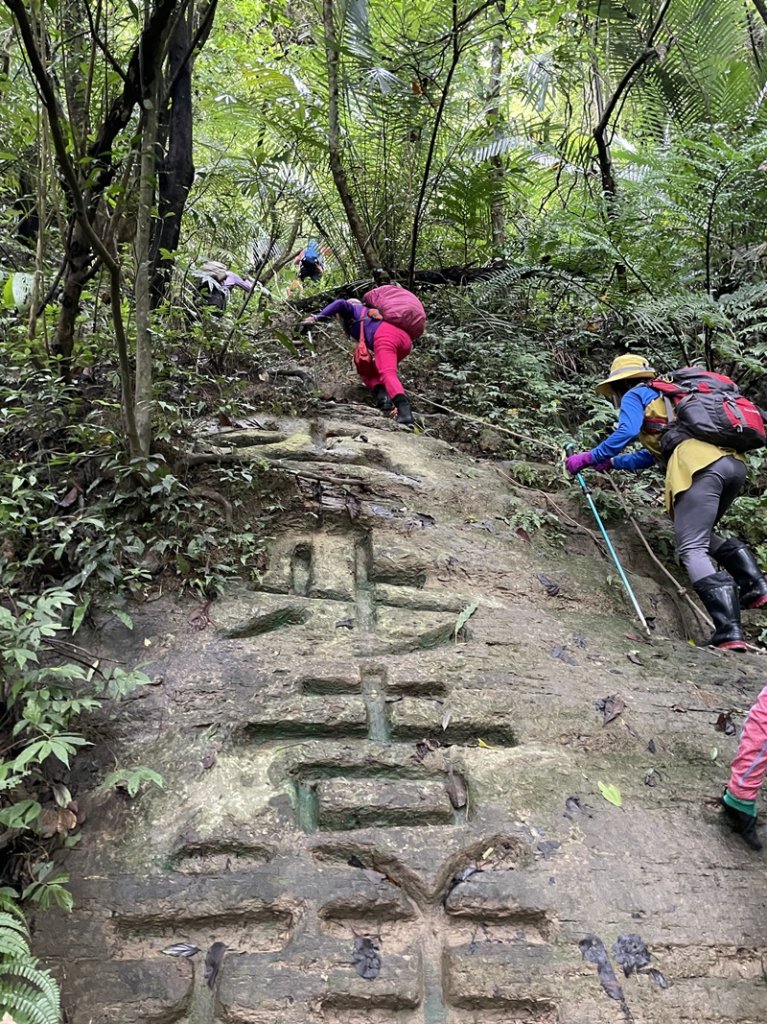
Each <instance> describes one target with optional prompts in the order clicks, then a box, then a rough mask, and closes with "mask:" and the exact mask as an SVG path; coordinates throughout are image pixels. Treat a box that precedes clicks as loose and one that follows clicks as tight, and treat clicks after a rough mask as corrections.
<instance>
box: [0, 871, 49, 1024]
mask: <svg viewBox="0 0 767 1024" xmlns="http://www.w3.org/2000/svg"><path fill="white" fill-rule="evenodd" d="M0 908H2V909H1V910H0V1008H2V1009H3V1011H7V1012H8V1013H9V1014H10V1015H11V1016H12V1017H13V1020H14V1021H15V1024H60V1021H61V1000H60V995H59V988H58V985H57V984H56V982H55V981H54V979H53V978H52V977H51V975H50V974H49V973H48V971H44V970H41V968H40V967H39V966H38V962H37V960H36V959H35V957H33V956H32V953H31V950H30V948H29V932H28V930H27V926H26V923H25V921H24V915H23V913H22V911H21V908H20V907H19V905H18V902H17V897H16V893H15V892H14V890H13V889H9V888H3V889H0Z"/></svg>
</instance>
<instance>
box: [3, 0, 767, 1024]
mask: <svg viewBox="0 0 767 1024" xmlns="http://www.w3.org/2000/svg"><path fill="white" fill-rule="evenodd" d="M762 10H763V5H752V4H751V3H750V2H749V0H746V2H744V0H674V2H671V3H669V2H668V0H650V2H648V0H623V2H620V3H619V2H614V0H535V2H533V0H516V2H512V0H490V2H487V3H482V2H478V3H472V2H469V0H451V2H449V3H445V2H444V0H415V2H410V3H403V2H401V0H387V2H386V3H382V2H379V0H299V2H288V0H232V2H230V3H226V4H222V5H218V4H217V3H216V2H215V0H213V2H210V0H208V2H204V0H192V2H189V0H186V2H182V0H175V2H174V0H164V2H159V0H156V2H155V0H147V2H146V3H145V4H143V5H138V6H137V5H134V4H132V3H129V4H127V5H126V4H120V3H114V2H112V0H97V2H96V3H93V2H89V0H57V2H55V3H54V2H50V0H46V2H43V3H41V4H37V5H24V4H21V3H19V2H18V0H3V2H2V3H0V137H2V139H3V151H2V152H0V228H2V241H0V307H1V308H0V338H1V339H2V351H1V354H0V426H1V427H2V435H1V436H0V480H2V485H3V486H2V493H0V523H1V524H2V529H1V530H0V589H1V590H2V595H1V596H0V650H1V651H2V653H1V654H0V685H2V694H1V695H0V696H1V698H2V718H1V719H0V740H1V741H2V749H1V750H0V848H6V847H7V848H8V849H11V848H12V847H13V848H17V849H18V848H20V849H22V850H23V851H24V865H25V867H24V873H25V877H24V879H23V881H24V882H25V883H26V885H27V888H26V890H25V891H26V894H27V898H37V899H38V900H41V901H43V902H50V901H51V900H53V901H56V900H58V901H59V902H62V901H63V902H66V895H65V889H64V888H63V886H62V884H61V883H62V879H60V878H59V877H58V876H57V875H56V872H55V869H52V868H51V867H50V864H51V861H50V850H49V847H50V845H51V843H54V844H55V843H62V842H69V841H71V840H72V839H73V837H72V836H71V835H69V831H70V830H69V829H64V830H63V831H62V832H59V833H56V834H55V836H53V837H52V836H51V834H50V831H49V829H47V827H46V825H45V823H44V817H45V810H46V809H48V810H50V808H51V807H58V808H59V809H60V810H62V811H66V810H67V808H68V807H69V806H70V804H71V797H72V795H71V794H70V793H69V791H68V790H67V789H66V786H64V785H63V784H62V783H61V782H60V781H57V780H58V778H59V775H60V771H61V770H62V769H63V768H64V767H65V766H67V765H69V763H70V760H71V758H72V757H73V755H74V754H75V753H76V751H77V749H78V748H79V747H80V746H82V745H83V743H84V742H85V735H86V734H87V724H86V723H87V718H86V717H84V716H86V714H87V712H89V711H91V710H93V709H94V708H96V707H97V706H98V705H99V704H100V703H101V702H103V701H105V700H113V699H116V698H119V697H120V696H121V695H123V694H125V693H126V692H128V690H130V689H131V688H132V687H133V686H136V685H140V684H141V683H142V682H144V681H145V678H144V677H142V676H141V674H140V673H139V674H133V675H130V676H127V675H123V674H121V673H120V672H119V671H118V670H115V671H112V672H111V673H110V672H106V671H105V670H104V669H103V667H99V666H98V664H97V663H96V661H95V659H94V658H93V657H92V656H91V655H90V654H89V652H88V651H87V650H86V649H85V648H84V647H79V646H78V643H79V641H80V639H81V638H82V636H83V634H84V633H85V632H86V631H87V628H88V626H89V624H91V623H92V622H94V621H98V620H99V618H102V619H103V617H105V616H116V617H118V618H119V619H121V620H122V621H123V622H124V623H125V624H126V625H128V626H129V625H130V601H131V600H142V599H145V598H146V597H147V596H149V595H150V594H152V593H157V592H159V591H160V590H162V589H163V588H165V589H166V591H168V590H170V591H171V592H172V591H174V590H175V591H176V592H179V591H183V590H186V591H189V592H191V593H193V594H196V595H197V596H198V597H199V598H200V599H201V600H203V601H207V600H210V599H212V598H214V597H215V595H216V594H217V593H218V592H219V590H220V588H221V587H222V586H223V585H224V583H225V581H226V580H227V579H229V578H231V577H233V576H236V575H239V576H246V577H253V576H257V575H258V573H259V571H260V569H261V568H262V566H263V547H264V543H265V541H266V539H267V537H268V533H269V528H270V520H271V517H272V516H273V515H274V513H275V512H276V511H278V509H279V499H278V497H276V495H275V494H274V493H273V488H272V486H271V481H270V479H269V477H268V475H267V473H266V471H265V470H264V469H263V468H261V467H250V468H245V467H244V466H243V465H242V464H238V463H230V464H226V463H221V464H211V463H205V462H199V461H195V460H194V458H193V457H192V456H193V455H194V451H195V445H196V443H197V439H198V438H199V436H200V430H201V428H203V429H204V427H205V425H206V424H208V425H210V424H213V425H215V424H216V423H217V422H218V423H221V424H231V423H232V422H234V421H235V420H236V419H237V418H242V417H253V416H257V417H263V416H264V415H268V414H269V412H270V411H273V412H296V411H297V410H298V409H302V410H304V409H307V408H311V406H312V403H313V402H314V401H315V400H316V397H317V396H316V395H315V394H314V393H313V392H311V391H307V390H305V389H304V390H302V389H301V387H300V386H298V385H296V386H292V385H290V383H288V384H286V385H285V386H284V387H282V386H278V385H276V384H274V383H273V381H272V378H270V376H269V374H268V373H267V372H266V371H268V369H269V368H270V367H273V366H275V365H280V364H283V363H285V362H286V361H288V362H291V363H294V362H295V361H296V359H297V358H300V356H299V350H297V349H296V348H295V347H294V340H293V335H292V326H293V324H294V323H295V320H296V319H297V317H298V315H299V313H298V311H297V310H296V308H295V305H294V303H295V301H296V300H298V299H300V298H304V299H306V300H307V301H309V300H311V297H312V296H313V295H316V294H318V293H321V292H323V291H324V290H325V289H326V288H328V289H330V288H333V287H337V286H345V285H347V284H349V283H350V282H353V281H370V280H373V279H374V278H375V279H377V280H383V279H385V278H386V277H387V276H388V277H393V278H395V279H399V280H402V281H405V282H407V281H412V280H413V275H416V277H415V280H416V281H417V280H418V278H417V274H418V272H423V271H439V270H441V269H442V268H450V267H452V268H456V267H457V268H461V267H462V268H472V269H473V270H476V269H477V268H480V267H484V268H485V269H486V273H485V274H484V275H483V276H482V277H481V279H479V280H477V281H475V283H474V284H472V285H468V286H463V285H461V286H455V285H452V286H451V285H443V286H438V287H432V288H431V289H430V290H424V292H423V298H424V300H425V302H426V304H427V307H428V309H429V314H430V322H429V330H428V333H427V335H426V337H425V338H424V340H423V342H422V343H421V344H420V346H419V347H418V349H417V352H416V354H415V355H414V356H413V359H412V360H411V363H410V364H409V365H411V366H412V372H411V377H412V381H413V384H414V392H415V395H416V398H415V404H416V405H417V404H418V396H419V393H421V397H422V399H423V400H424V405H425V403H426V402H427V401H429V400H431V401H436V402H439V403H441V404H443V405H444V404H446V405H447V406H448V407H449V408H451V409H453V410H456V411H459V412H462V413H464V414H467V415H470V416H475V417H479V418H480V419H481V420H482V421H484V423H485V424H490V425H493V424H495V425H501V426H505V427H506V429H508V430H511V431H512V432H513V437H512V435H507V440H506V442H505V444H504V446H503V447H502V448H501V450H500V453H501V454H503V455H506V456H511V457H513V458H514V459H516V461H517V463H518V464H519V466H520V469H519V473H520V481H521V482H522V483H523V484H524V483H526V482H530V478H529V476H526V474H528V475H529V474H531V473H533V472H534V471H533V470H531V469H530V468H529V467H528V468H527V469H524V468H521V467H523V466H524V465H525V464H526V462H525V460H530V461H531V462H535V461H536V460H540V461H547V460H549V461H550V460H551V459H552V448H551V446H552V445H554V446H556V445H559V444H561V443H563V442H564V441H565V440H568V439H570V438H573V437H575V438H576V439H582V440H583V441H584V442H585V443H589V444H590V443H591V442H592V441H593V440H594V439H595V438H596V437H597V436H598V435H599V434H600V433H601V432H603V431H604V430H606V429H607V428H608V427H609V426H610V424H611V422H612V420H613V411H612V410H611V409H610V407H608V406H607V405H606V403H604V402H603V401H602V400H600V399H598V398H597V397H596V396H595V395H593V391H592V386H593V379H594V376H595V375H596V374H601V373H602V372H603V371H604V370H605V368H606V366H607V365H609V362H610V360H611V359H612V358H613V357H614V356H615V355H616V354H617V353H619V352H621V351H625V350H627V349H637V350H640V351H641V352H643V353H645V354H647V355H648V356H649V357H650V358H651V359H652V360H653V361H654V363H655V365H657V366H658V367H659V368H661V369H665V368H670V367H673V366H675V365H679V364H681V363H703V364H707V365H708V366H709V367H717V368H720V369H723V370H724V371H725V372H728V373H730V374H732V375H733V376H735V377H736V378H737V379H738V381H739V382H740V383H741V384H742V385H743V386H744V387H746V388H747V389H750V392H751V393H752V394H753V395H754V397H756V398H758V399H761V400H762V401H765V402H767V385H766V383H765V375H764V369H763V367H764V362H765V356H766V355H767V333H766V331H765V327H767V322H766V320H767V316H766V315H765V313H764V310H765V309H766V308H767V274H766V273H765V270H766V268H767V241H766V240H765V229H766V228H767V161H765V160H764V153H765V151H767V113H766V112H765V96H767V73H766V71H765V69H767V26H766V25H765V23H764V21H763V19H762V14H761V13H760V12H761V11H762ZM179 55H181V56H182V57H183V59H182V60H179ZM139 68H140V69H141V73H140V74H139V72H138V70H137V69H139ZM192 136H193V143H192ZM192 164H193V167H192ZM185 183H186V184H185ZM187 184H188V185H189V191H188V194H187V189H186V185H187ZM174 226H175V234H174ZM310 238H314V239H316V240H317V241H318V242H319V243H320V244H322V245H323V246H324V247H325V248H326V250H327V253H328V257H327V269H326V273H325V276H324V278H323V280H322V282H321V283H320V284H312V283H306V284H305V286H304V287H303V289H302V288H301V287H300V286H299V284H298V282H297V281H295V280H294V278H295V269H294V262H293V261H294V257H295V256H296V254H297V252H298V251H299V250H300V249H301V248H302V246H303V245H305V244H306V242H307V240H308V239H310ZM206 259H216V260H221V261H223V262H225V263H226V264H227V265H228V266H230V267H232V268H233V269H234V270H236V271H238V272H240V273H248V274H249V275H250V276H251V277H252V278H253V279H254V280H255V282H256V287H255V289H254V292H253V294H252V295H251V296H250V297H249V298H248V299H247V301H245V300H244V299H242V298H236V297H235V296H234V295H233V297H232V299H231V300H230V302H229V305H228V307H227V309H226V312H225V313H224V314H223V316H216V315H214V314H212V313H211V311H210V310H208V309H204V310H200V309H199V291H198V282H199V278H198V277H197V276H196V271H197V268H199V266H200V265H201V264H202V263H203V262H204V261H205V260H206ZM453 279H454V280H455V279H456V275H455V274H454V276H453ZM239 294H242V293H239ZM306 309H307V306H306V305H304V306H303V307H302V310H303V311H305V310H306ZM427 392H428V393H427ZM426 408H428V406H426ZM482 429H483V427H482V425H481V424H480V425H477V424H476V421H474V420H465V421H463V426H462V428H461V434H460V439H461V440H462V441H464V442H466V443H468V444H474V443H478V442H479V440H480V435H481V433H482ZM480 447H481V445H480ZM751 462H752V469H753V473H752V475H751V483H750V491H749V495H748V497H746V498H745V499H744V500H742V501H741V502H740V503H739V505H738V507H737V510H736V511H735V512H734V513H733V517H737V519H736V518H733V520H732V521H733V525H735V526H737V528H738V529H739V530H741V531H742V532H743V533H744V534H745V535H746V537H747V539H748V540H749V541H750V542H751V543H752V544H753V545H754V546H755V547H756V548H757V551H758V553H759V554H760V555H761V556H762V557H763V558H765V559H767V542H766V541H765V537H766V536H767V534H766V532H765V526H767V522H766V517H767V503H765V501H764V499H763V497H762V491H763V484H764V481H765V468H764V464H763V463H764V459H763V457H762V456H761V455H755V456H752V457H751ZM523 478H524V479H523ZM631 497H632V501H633V502H634V504H635V507H637V508H638V509H640V510H641V508H642V507H643V505H645V504H647V505H648V506H649V505H652V504H653V502H654V498H655V492H654V490H653V486H652V484H651V485H650V486H649V487H647V486H644V485H640V484H636V485H632V489H631ZM600 501H601V503H602V506H603V508H604V510H605V512H606V514H607V515H608V516H609V515H611V514H616V512H617V509H616V506H615V502H614V498H612V497H611V496H610V494H609V492H608V493H607V494H603V495H601V496H600ZM515 515H518V517H519V518H518V519H515V522H518V523H519V524H520V525H521V526H523V527H524V528H526V529H533V528H535V527H537V526H540V525H542V524H545V523H546V522H547V521H548V514H538V513H537V512H535V513H533V512H530V511H529V510H528V511H527V512H525V511H524V510H518V511H517V513H515ZM658 529H659V530H660V531H661V534H662V530H663V529H664V528H663V527H658ZM659 544H660V545H661V546H662V536H661V538H660V540H659ZM81 631H82V632H81ZM121 772H122V774H120V773H121ZM137 772H138V773H137ZM137 772H131V771H128V772H127V773H126V772H125V771H123V770H122V769H118V771H117V773H116V774H115V776H114V778H113V779H112V782H113V783H115V782H118V781H119V780H122V782H123V783H125V784H126V786H127V788H128V789H129V790H130V789H132V791H134V792H135V791H136V790H137V789H138V787H139V786H140V785H141V784H142V783H144V782H155V783H158V782H160V781H161V780H159V777H157V778H153V773H152V772H151V769H138V770H137ZM147 773H149V774H147ZM126 780H127V782H126ZM19 844H20V845H19ZM12 898H13V897H12V894H10V893H8V892H5V894H4V895H3V900H4V901H6V902H7V901H9V900H11V899H12ZM0 910H2V907H0ZM3 913H5V911H3ZM8 914H10V918H8V917H5V918H3V920H5V930H2V928H0V954H1V955H2V956H3V957H7V956H12V955H14V956H15V953H14V952H13V951H14V950H15V951H16V953H18V962H17V961H14V966H12V968H8V969H6V966H5V960H3V962H2V964H1V965H0V992H1V991H3V986H5V988H6V989H7V987H8V985H9V979H10V980H12V979H13V978H14V977H15V978H16V979H17V980H19V979H26V982H27V983H28V986H29V991H28V993H27V996H26V997H25V998H27V999H28V1000H29V1001H30V1005H31V1004H32V1003H34V1004H35V1005H36V1006H37V1010H34V1007H33V1008H31V1009H30V1008H25V1006H23V1005H22V1004H21V1002H19V1003H18V1004H14V1005H15V1010H14V1012H15V1016H16V1017H17V1019H18V1020H19V1021H20V1022H22V1021H27V1020H30V1021H43V1020H49V1019H50V1020H52V1019H55V1015H56V1012H57V1011H56V1009H55V1004H54V1001H53V994H52V990H51V989H50V987H49V984H48V982H47V981H46V980H45V976H43V975H40V973H39V972H38V971H37V968H36V967H35V965H34V963H33V962H31V961H28V959H26V960H25V957H27V958H28V951H26V945H25V939H24V937H23V933H22V930H21V928H20V926H19V925H17V924H15V923H13V922H14V921H15V920H16V912H15V910H14V909H13V908H12V907H11V908H10V909H9V910H8ZM0 917H2V914H0ZM14 944H15V945H14ZM3 972H5V974H4V973H3ZM6 974H7V975H8V978H7V979H6V977H5V975H6ZM19 998H21V997H19ZM33 1011H34V1012H33Z"/></svg>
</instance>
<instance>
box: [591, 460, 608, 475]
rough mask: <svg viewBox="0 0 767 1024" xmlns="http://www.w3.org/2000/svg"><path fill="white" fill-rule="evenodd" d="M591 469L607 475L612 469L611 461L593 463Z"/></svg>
mask: <svg viewBox="0 0 767 1024" xmlns="http://www.w3.org/2000/svg"><path fill="white" fill-rule="evenodd" d="M591 468H592V469H595V470H596V471H597V473H609V472H610V470H611V469H612V468H613V460H612V459H600V460H599V462H593V463H592V464H591Z"/></svg>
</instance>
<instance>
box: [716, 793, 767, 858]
mask: <svg viewBox="0 0 767 1024" xmlns="http://www.w3.org/2000/svg"><path fill="white" fill-rule="evenodd" d="M722 810H723V811H724V816H725V817H726V818H727V820H728V821H729V823H730V825H732V830H733V832H737V833H738V835H739V836H740V837H741V839H742V840H743V842H744V843H745V844H746V845H747V846H750V847H751V849H752V850H761V848H762V840H761V839H760V838H759V836H758V834H757V831H756V815H755V814H746V813H745V812H744V811H739V810H738V809H737V808H736V807H730V806H729V804H727V803H725V801H724V799H723V800H722Z"/></svg>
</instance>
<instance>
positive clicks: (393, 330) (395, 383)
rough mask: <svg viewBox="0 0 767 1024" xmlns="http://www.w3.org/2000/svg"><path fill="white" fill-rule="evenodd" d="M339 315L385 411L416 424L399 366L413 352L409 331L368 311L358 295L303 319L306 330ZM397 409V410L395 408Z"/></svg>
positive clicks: (359, 369)
mask: <svg viewBox="0 0 767 1024" xmlns="http://www.w3.org/2000/svg"><path fill="white" fill-rule="evenodd" d="M334 316H337V317H338V318H339V319H340V321H341V324H342V325H343V329H344V331H345V332H346V333H347V334H348V335H349V337H350V338H352V339H353V340H354V341H356V342H357V348H356V349H355V350H354V356H353V359H354V367H355V369H356V370H357V373H358V374H359V375H360V378H361V379H362V383H363V384H364V385H365V387H366V388H368V390H370V391H372V393H373V397H374V398H375V402H376V405H377V406H378V408H379V409H380V410H381V411H382V412H387V413H388V412H391V414H392V416H394V418H395V421H396V422H397V423H401V424H402V425H404V426H407V427H412V426H413V423H414V422H415V421H414V420H413V413H412V410H411V408H410V400H409V398H408V397H407V395H406V394H405V389H404V387H403V386H402V382H401V381H400V379H399V376H398V374H397V367H398V366H399V364H400V363H401V362H402V360H403V359H404V358H405V357H406V356H408V355H409V354H410V350H411V349H412V347H413V342H412V341H411V340H410V336H409V335H408V333H407V332H406V331H403V330H401V329H400V328H399V327H395V326H394V324H390V323H387V322H386V321H385V320H381V319H380V318H376V317H372V316H370V315H368V308H367V306H364V305H363V304H362V303H361V302H359V301H358V300H357V299H336V300H335V302H331V303H330V305H329V306H326V307H325V308H324V309H323V310H321V311H320V312H319V313H317V314H316V315H315V316H309V317H307V318H306V319H305V320H303V321H302V322H301V325H300V329H301V330H302V331H304V332H305V331H307V330H310V329H311V327H312V325H313V324H316V323H322V322H323V321H325V320H330V319H331V318H332V317H334ZM395 410H396V411H395Z"/></svg>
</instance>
